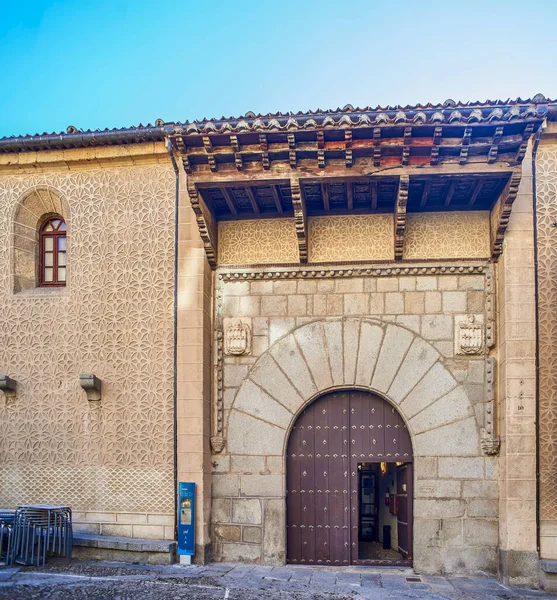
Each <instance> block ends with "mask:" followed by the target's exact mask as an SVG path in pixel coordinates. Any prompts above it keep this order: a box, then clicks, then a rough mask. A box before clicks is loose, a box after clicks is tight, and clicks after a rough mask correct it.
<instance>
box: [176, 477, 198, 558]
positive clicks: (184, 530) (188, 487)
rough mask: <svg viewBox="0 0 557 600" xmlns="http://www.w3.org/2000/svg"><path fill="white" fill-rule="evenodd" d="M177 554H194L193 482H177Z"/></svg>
mask: <svg viewBox="0 0 557 600" xmlns="http://www.w3.org/2000/svg"><path fill="white" fill-rule="evenodd" d="M178 554H180V555H184V556H193V555H194V554H195V483H187V482H184V481H181V482H180V483H179V484H178Z"/></svg>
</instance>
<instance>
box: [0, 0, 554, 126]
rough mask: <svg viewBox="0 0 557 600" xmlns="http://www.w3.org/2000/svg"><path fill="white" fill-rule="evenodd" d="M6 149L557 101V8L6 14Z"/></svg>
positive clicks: (490, 4)
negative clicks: (392, 109)
mask: <svg viewBox="0 0 557 600" xmlns="http://www.w3.org/2000/svg"><path fill="white" fill-rule="evenodd" d="M0 7H1V13H0V14H1V18H0V90H1V94H0V136H5V135H13V134H26V133H39V132H40V133H42V132H44V131H48V132H52V131H61V130H65V129H66V127H67V126H68V125H74V126H76V127H78V128H83V129H88V128H91V129H95V128H104V127H122V126H130V125H134V124H139V123H143V124H146V123H147V122H153V121H154V120H155V119H157V118H159V117H160V118H163V119H164V120H166V121H178V120H181V121H185V120H187V119H189V120H191V119H197V118H203V117H220V116H222V115H225V116H232V115H234V116H238V115H241V114H244V113H245V112H247V111H248V110H252V111H254V112H256V113H257V112H269V111H279V110H280V111H288V110H293V111H298V110H308V109H316V108H323V109H324V108H335V107H337V106H344V105H345V104H347V103H350V104H353V105H354V106H357V105H360V106H364V105H372V106H375V105H377V104H382V105H386V104H407V103H417V102H427V101H432V102H439V101H443V100H445V99H446V98H453V99H455V100H476V99H480V100H485V99H486V98H491V99H494V98H503V99H506V98H507V97H512V98H515V97H517V96H523V97H527V96H531V95H534V94H536V93H538V92H541V93H544V94H545V95H546V96H550V97H553V98H555V97H557V2H555V0H538V1H537V2H524V1H523V0H522V1H521V2H518V1H515V0H506V1H499V0H482V1H477V0H465V1H464V2H448V1H446V0H445V1H444V2H435V1H424V0H421V1H411V0H406V1H405V0H399V1H393V0H390V1H387V0H384V1H382V2H377V1H374V0H368V1H357V0H354V1H351V0H345V1H344V2H338V1H337V2H333V1H330V0H321V1H314V0H280V2H278V1H277V2H269V1H267V2H257V1H254V0H252V1H250V2H247V1H244V0H237V1H235V0H213V1H210V2H209V1H202V0H197V1H191V0H157V1H153V0H135V1H133V2H125V1H120V0H79V1H77V0H57V1H56V0H0Z"/></svg>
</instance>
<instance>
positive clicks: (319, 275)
mask: <svg viewBox="0 0 557 600" xmlns="http://www.w3.org/2000/svg"><path fill="white" fill-rule="evenodd" d="M487 268H488V266H487V265H478V264H462V263H458V264H453V265H451V264H448V265H447V264H441V265H439V264H438V265H427V266H416V267H394V266H389V265H381V266H369V267H366V266H363V267H358V268H346V269H328V268H327V269H320V268H316V269H311V270H307V269H284V270H277V271H261V270H255V271H245V270H242V271H228V272H221V273H219V279H221V280H223V281H225V282H226V281H241V280H247V279H269V280H272V279H330V278H334V279H336V278H341V277H343V278H349V277H365V276H371V277H398V276H399V275H472V274H478V273H485V272H486V270H487Z"/></svg>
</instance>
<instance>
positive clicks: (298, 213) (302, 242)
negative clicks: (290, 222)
mask: <svg viewBox="0 0 557 600" xmlns="http://www.w3.org/2000/svg"><path fill="white" fill-rule="evenodd" d="M290 191H291V193H292V206H293V207H294V222H295V225H296V236H297V238H298V254H299V256H300V262H301V263H307V261H308V223H307V216H306V207H305V202H304V198H303V193H302V189H301V187H300V180H299V179H298V178H295V177H293V178H291V179H290Z"/></svg>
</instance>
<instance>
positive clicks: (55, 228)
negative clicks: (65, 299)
mask: <svg viewBox="0 0 557 600" xmlns="http://www.w3.org/2000/svg"><path fill="white" fill-rule="evenodd" d="M56 221H59V223H58V225H56V224H55V223H56ZM49 225H51V226H52V230H51V231H46V230H47V228H48V226H49ZM49 238H50V239H52V240H53V243H52V251H51V250H47V249H46V240H47V239H49ZM61 238H64V240H65V239H66V222H65V221H64V219H63V218H62V217H60V216H58V215H54V216H52V217H49V218H48V219H47V220H46V221H45V222H44V223H43V224H42V225H41V229H40V231H39V257H40V260H39V286H40V287H65V286H66V281H67V273H68V270H67V260H66V264H65V265H62V267H63V268H64V270H65V276H66V279H64V280H61V279H59V277H58V267H59V265H58V260H59V256H60V254H61V253H64V254H65V255H66V256H67V246H66V244H65V243H64V249H63V250H60V249H59V243H58V240H59V239H61ZM50 253H52V255H53V261H52V263H53V264H52V266H50V265H49V266H48V267H47V266H46V265H45V257H46V254H50ZM46 268H49V269H50V268H52V281H46V280H45V269H46Z"/></svg>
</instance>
